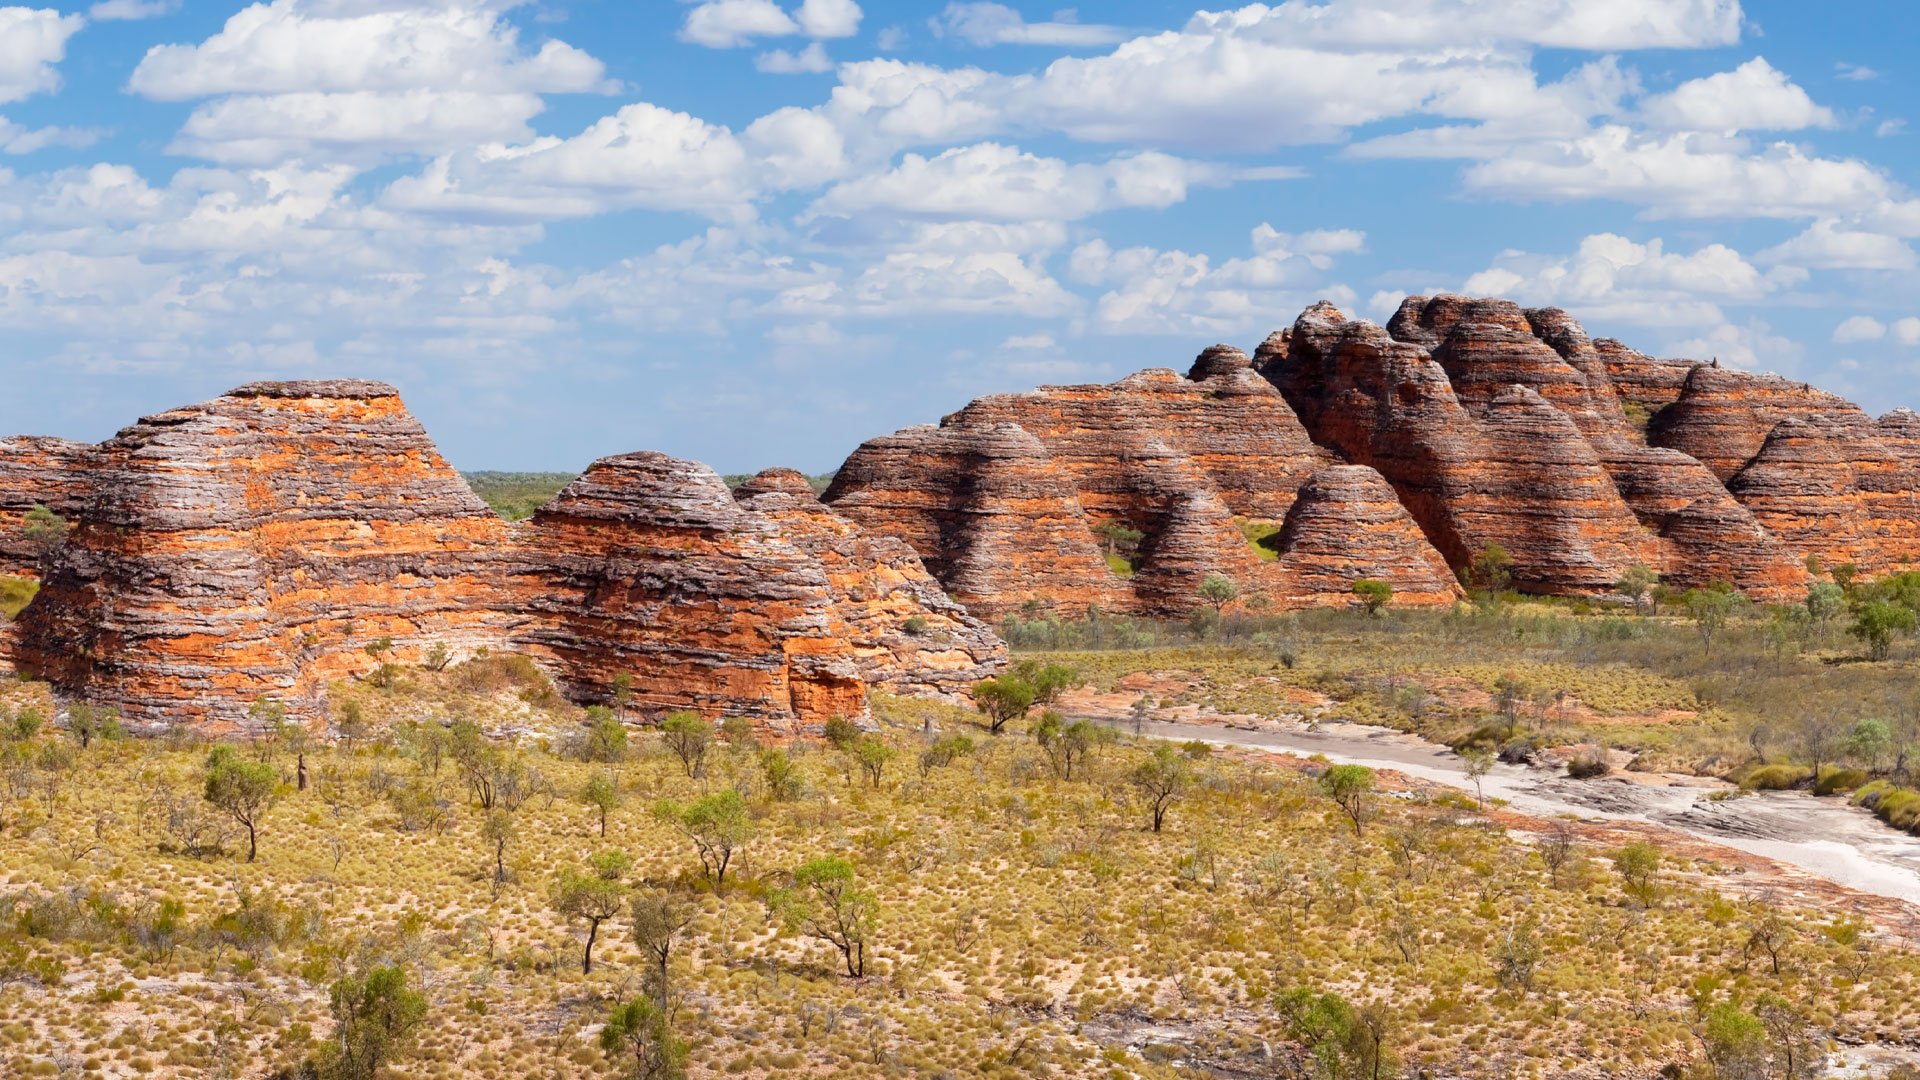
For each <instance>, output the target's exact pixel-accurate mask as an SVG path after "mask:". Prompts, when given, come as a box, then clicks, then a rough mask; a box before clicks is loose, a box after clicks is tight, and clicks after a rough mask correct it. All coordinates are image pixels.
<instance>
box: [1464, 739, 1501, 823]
mask: <svg viewBox="0 0 1920 1080" xmlns="http://www.w3.org/2000/svg"><path fill="white" fill-rule="evenodd" d="M1460 758H1461V760H1462V761H1464V762H1465V763H1466V769H1465V772H1466V774H1467V779H1468V780H1471V781H1473V796H1474V798H1475V799H1476V800H1478V801H1479V803H1480V809H1481V810H1482V811H1484V810H1486V808H1487V793H1486V792H1485V791H1484V790H1482V789H1481V786H1480V785H1481V784H1482V782H1484V781H1485V780H1486V778H1487V774H1488V773H1490V772H1492V771H1493V762H1494V757H1493V751H1491V750H1489V749H1487V748H1486V747H1484V746H1476V747H1472V748H1470V749H1468V750H1465V751H1463V752H1462V753H1461V754H1460Z"/></svg>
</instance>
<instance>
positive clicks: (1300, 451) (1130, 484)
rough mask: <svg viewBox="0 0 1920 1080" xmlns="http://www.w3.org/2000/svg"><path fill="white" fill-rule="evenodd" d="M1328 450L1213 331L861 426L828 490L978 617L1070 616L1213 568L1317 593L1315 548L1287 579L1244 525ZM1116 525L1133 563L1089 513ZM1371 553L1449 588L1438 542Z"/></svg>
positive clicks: (1269, 530) (1280, 501)
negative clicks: (881, 432) (936, 415)
mask: <svg viewBox="0 0 1920 1080" xmlns="http://www.w3.org/2000/svg"><path fill="white" fill-rule="evenodd" d="M1335 461H1336V458H1335V457H1334V455H1333V454H1331V453H1329V452H1328V451H1327V450H1326V449H1324V448H1322V447H1320V446H1316V445H1315V444H1314V442H1313V441H1312V440H1311V439H1310V438H1309V437H1308V436H1307V432H1306V430H1305V428H1304V427H1303V426H1302V425H1301V424H1300V421H1299V419H1298V418H1297V417H1296V416H1295V415H1294V413H1293V411H1292V409H1290V408H1289V407H1288V405H1287V403H1286V401H1285V400H1284V399H1283V398H1282V397H1281V396H1280V394H1279V393H1278V392H1277V391H1276V390H1275V389H1274V388H1273V386H1272V385H1271V384H1269V383H1268V382H1267V381H1266V380H1264V379H1262V378H1261V377H1260V376H1259V375H1258V374H1257V373H1256V372H1254V371H1253V367H1252V361H1250V360H1249V359H1248V357H1247V356H1246V354H1244V353H1243V352H1241V351H1240V350H1238V349H1234V348H1231V347H1229V346H1215V347H1213V348H1211V349H1208V350H1206V351H1205V352H1203V353H1202V354H1201V355H1200V357H1199V358H1198V359H1197V360H1196V361H1195V362H1194V364H1193V366H1192V368H1191V369H1190V370H1189V372H1188V374H1187V376H1186V377H1184V378H1183V377H1181V376H1180V375H1178V374H1176V373H1174V372H1173V371H1170V370H1166V369H1154V370H1148V371H1143V372H1140V373H1138V374H1135V375H1131V376H1129V377H1127V378H1125V379H1122V380H1120V381H1119V382H1117V383H1113V384H1111V385H1092V386H1050V387H1043V388H1041V389H1040V390H1037V391H1034V392H1032V393H1026V394H1001V395H995V396H991V397H984V398H980V399H979V400H977V401H975V402H973V403H972V404H970V405H968V406H967V407H966V408H964V409H962V410H960V411H959V412H957V413H955V414H953V415H951V416H949V417H947V418H946V419H945V420H944V421H942V423H941V424H940V426H938V427H919V428H908V429H906V430H903V431H900V432H897V433H895V434H894V435H890V436H885V437H882V438H879V439H873V440H870V441H868V442H867V443H866V444H864V445H863V446H861V447H860V449H858V450H856V451H855V452H854V454H853V456H852V457H850V458H848V460H847V462H846V464H845V465H843V466H842V467H841V469H840V471H839V473H838V474H837V475H836V476H835V478H834V483H833V486H832V487H831V488H829V489H828V491H827V493H826V495H825V501H826V502H827V503H828V504H829V505H830V506H832V507H833V509H834V511H835V512H836V513H839V514H841V515H842V516H845V517H847V518H849V519H851V520H853V521H855V522H857V523H858V524H860V525H861V526H862V527H864V528H866V529H867V530H869V531H871V532H877V533H886V534H888V535H892V536H895V537H898V538H900V539H902V540H905V541H906V542H907V543H908V544H910V545H912V546H913V547H914V548H915V549H916V550H918V551H919V552H920V554H921V556H922V558H923V559H925V560H926V563H927V568H928V569H929V570H931V571H932V572H933V573H934V575H935V576H936V577H938V578H939V579H940V580H941V581H942V582H943V583H944V584H945V585H946V587H947V589H948V591H949V592H950V593H952V594H953V596H954V598H955V599H957V600H959V601H960V602H962V603H964V604H966V605H967V607H968V610H970V611H972V612H974V613H975V614H977V615H981V616H984V617H998V616H1000V615H1003V614H1005V613H1007V612H1009V611H1014V610H1017V609H1021V608H1023V607H1024V606H1026V605H1028V604H1029V603H1032V602H1035V601H1038V602H1041V603H1043V604H1045V605H1046V606H1048V607H1050V608H1052V609H1053V610H1055V611H1057V612H1059V613H1061V614H1065V615H1068V616H1079V615H1081V614H1083V613H1084V612H1085V610H1086V608H1087V606H1088V605H1089V604H1097V605H1099V606H1100V607H1101V608H1103V609H1105V610H1110V611H1119V612H1130V613H1131V612H1139V613H1173V612H1183V611H1186V610H1188V609H1190V608H1192V607H1193V606H1194V604H1195V603H1196V599H1195V597H1196V592H1197V589H1198V587H1199V585H1200V583H1201V582H1202V581H1203V580H1204V579H1205V578H1206V577H1207V576H1208V575H1210V574H1215V573H1218V574H1224V575H1226V576H1228V577H1229V578H1232V579H1234V581H1235V582H1236V584H1237V585H1238V586H1239V588H1240V591H1241V592H1242V594H1243V595H1244V596H1246V597H1247V598H1248V599H1249V600H1251V599H1252V598H1253V597H1256V596H1257V597H1264V598H1265V599H1266V600H1267V601H1270V602H1275V603H1289V604H1295V605H1299V604H1307V603H1316V602H1319V600H1318V599H1314V598H1309V597H1306V596H1303V595H1301V590H1302V588H1303V586H1302V585H1301V584H1300V581H1302V580H1313V581H1318V582H1320V583H1321V585H1320V586H1319V587H1317V588H1316V589H1314V590H1309V591H1310V592H1312V594H1313V597H1318V595H1319V591H1318V589H1319V588H1324V587H1325V586H1326V584H1327V583H1328V582H1330V581H1331V576H1337V573H1335V572H1333V571H1332V568H1331V565H1330V564H1328V563H1325V562H1320V563H1318V564H1316V567H1315V569H1314V571H1313V573H1311V574H1309V575H1307V577H1306V578H1305V579H1301V578H1298V577H1297V576H1296V575H1294V574H1293V573H1292V569H1291V567H1290V566H1289V565H1288V564H1287V559H1286V556H1285V554H1284V552H1282V551H1281V549H1280V548H1279V547H1278V546H1262V547H1256V546H1255V545H1254V544H1253V543H1252V542H1250V541H1249V539H1248V537H1249V535H1261V534H1269V535H1271V534H1274V533H1276V532H1278V531H1280V529H1281V526H1282V524H1283V522H1284V521H1286V520H1287V516H1288V513H1289V511H1290V510H1291V509H1292V507H1293V505H1294V502H1295V498H1296V496H1297V495H1298V493H1299V492H1300V490H1301V487H1302V485H1304V484H1306V483H1307V482H1308V480H1309V479H1311V478H1312V477H1313V476H1314V475H1315V473H1316V472H1318V471H1319V470H1320V469H1322V468H1324V467H1326V466H1328V465H1330V464H1333V463H1335ZM1115 526H1117V527H1124V528H1126V529H1130V530H1133V531H1135V532H1137V533H1138V534H1139V536H1140V539H1139V541H1138V549H1137V552H1135V553H1133V558H1132V560H1131V561H1132V563H1133V564H1134V565H1133V567H1132V572H1131V573H1126V571H1127V569H1128V567H1127V566H1126V565H1125V564H1124V563H1123V564H1121V565H1120V567H1119V570H1120V571H1121V572H1119V573H1116V571H1115V568H1114V567H1111V566H1110V565H1109V564H1108V561H1107V559H1106V558H1105V557H1104V554H1105V553H1104V552H1103V547H1102V545H1103V543H1105V541H1103V539H1102V537H1101V536H1100V535H1099V534H1098V533H1097V532H1096V530H1099V529H1102V528H1110V527H1115ZM1309 546H1311V545H1309ZM1417 546H1419V547H1423V548H1424V547H1427V546H1428V545H1426V542H1425V541H1424V539H1421V540H1418V541H1417ZM1361 561H1364V560H1361ZM1358 564H1359V563H1358V561H1357V562H1356V565H1358ZM1383 565H1385V566H1387V567H1389V570H1383V571H1382V572H1391V570H1390V568H1391V567H1392V566H1394V565H1402V566H1406V567H1415V566H1417V567H1419V568H1420V569H1419V571H1418V572H1417V573H1415V574H1413V575H1412V576H1410V577H1408V578H1406V579H1405V580H1404V581H1394V582H1393V584H1394V586H1395V588H1396V589H1401V590H1402V591H1404V592H1406V593H1407V594H1408V595H1427V594H1435V595H1443V596H1444V598H1445V599H1447V600H1451V599H1453V598H1455V597H1457V596H1458V595H1459V591H1458V586H1457V585H1455V584H1453V583H1452V582H1451V580H1450V579H1449V580H1445V581H1442V582H1441V583H1440V584H1439V585H1438V586H1436V585H1435V583H1434V582H1433V580H1432V578H1431V574H1430V573H1429V572H1428V569H1429V568H1430V567H1431V566H1433V565H1444V563H1442V562H1441V560H1440V559H1439V558H1438V556H1437V555H1435V556H1433V557H1432V558H1431V559H1427V558H1423V557H1420V556H1417V555H1416V556H1413V557H1412V559H1411V561H1407V560H1401V561H1400V562H1399V563H1397V564H1396V563H1394V562H1393V561H1391V560H1390V561H1389V562H1388V563H1386V564H1383ZM1354 576H1356V577H1357V576H1365V575H1364V574H1359V573H1356V574H1355V575H1354ZM1350 588H1351V579H1349V580H1348V582H1347V583H1346V584H1345V585H1342V586H1340V588H1339V589H1338V590H1336V593H1337V595H1338V596H1339V597H1341V598H1342V599H1340V600H1339V601H1338V602H1346V600H1348V599H1350V598H1351V592H1350Z"/></svg>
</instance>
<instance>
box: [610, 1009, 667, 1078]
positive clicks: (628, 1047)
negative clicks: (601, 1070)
mask: <svg viewBox="0 0 1920 1080" xmlns="http://www.w3.org/2000/svg"><path fill="white" fill-rule="evenodd" d="M600 1049H602V1050H604V1051H606V1053H607V1056H608V1057H609V1058H616V1059H619V1058H624V1059H626V1060H627V1062H628V1068H627V1070H626V1074H627V1076H628V1077H630V1078H631V1080H680V1078H681V1077H684V1076H686V1074H687V1044H686V1043H685V1042H683V1041H681V1040H680V1039H678V1038H676V1037H675V1036H674V1034H673V1024H672V1018H671V1016H670V1015H669V1013H668V1010H667V1007H666V1006H664V1005H662V1004H661V1003H660V1002H658V1001H655V1000H653V999H652V998H646V997H638V998H634V999H633V1000H632V1001H629V1002H627V1003H626V1004H625V1005H616V1006H614V1007H613V1012H611V1013H610V1014H608V1016H607V1026H606V1027H603V1028H601V1029H600Z"/></svg>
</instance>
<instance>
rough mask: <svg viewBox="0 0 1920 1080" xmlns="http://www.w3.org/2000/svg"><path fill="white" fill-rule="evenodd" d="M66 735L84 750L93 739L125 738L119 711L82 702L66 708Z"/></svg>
mask: <svg viewBox="0 0 1920 1080" xmlns="http://www.w3.org/2000/svg"><path fill="white" fill-rule="evenodd" d="M67 734H68V735H69V736H71V737H72V738H73V740H74V741H75V742H77V743H79V744H80V749H82V750H85V749H87V748H88V747H90V746H92V745H93V740H95V739H119V738H124V737H125V736H126V729H125V728H123V727H121V726H120V710H119V709H116V708H114V707H113V706H111V705H107V706H102V707H98V708H96V707H95V706H92V705H89V704H87V703H86V702H84V701H76V702H74V703H73V704H72V705H69V706H67Z"/></svg>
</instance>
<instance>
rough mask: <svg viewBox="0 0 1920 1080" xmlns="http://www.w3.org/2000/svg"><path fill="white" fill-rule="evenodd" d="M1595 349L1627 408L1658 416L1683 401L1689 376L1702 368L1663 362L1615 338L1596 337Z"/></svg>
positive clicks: (1692, 363) (1688, 362)
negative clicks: (1635, 407)
mask: <svg viewBox="0 0 1920 1080" xmlns="http://www.w3.org/2000/svg"><path fill="white" fill-rule="evenodd" d="M1593 350H1594V352H1595V353H1597V354H1598V355H1599V356H1600V359H1601V362H1602V363H1604V364H1606V366H1607V380H1608V381H1609V382H1611V383H1612V384H1613V389H1614V393H1615V394H1617V395H1619V398H1620V401H1621V402H1622V403H1623V404H1626V405H1634V406H1638V407H1639V408H1640V409H1642V410H1644V411H1646V412H1648V413H1655V412H1659V411H1660V410H1661V409H1664V408H1666V407H1667V406H1669V405H1671V404H1673V403H1674V402H1675V401H1678V400H1680V394H1681V391H1682V390H1684V389H1685V388H1686V385H1687V376H1688V375H1691V374H1693V369H1694V368H1696V367H1699V366H1700V363H1699V361H1696V360H1663V359H1660V358H1658V357H1653V356H1648V355H1647V354H1646V353H1643V352H1636V351H1634V350H1633V349H1629V348H1627V347H1626V346H1625V345H1622V344H1621V343H1620V342H1619V341H1618V340H1617V339H1615V338H1596V339H1595V340H1594V342H1593Z"/></svg>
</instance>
